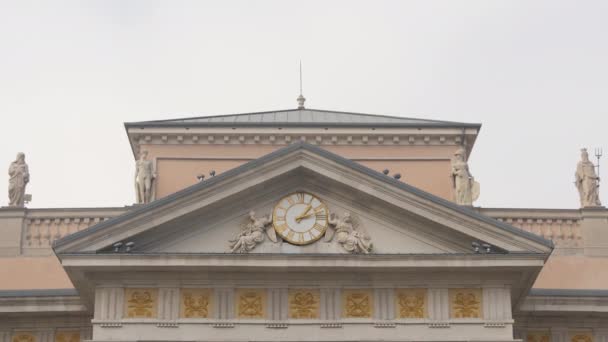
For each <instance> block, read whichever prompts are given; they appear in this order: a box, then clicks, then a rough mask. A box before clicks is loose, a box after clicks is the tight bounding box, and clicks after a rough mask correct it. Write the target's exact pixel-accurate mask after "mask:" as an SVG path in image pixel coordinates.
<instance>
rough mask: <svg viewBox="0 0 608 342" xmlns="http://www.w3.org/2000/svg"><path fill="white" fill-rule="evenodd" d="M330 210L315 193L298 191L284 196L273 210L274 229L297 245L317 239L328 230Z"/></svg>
mask: <svg viewBox="0 0 608 342" xmlns="http://www.w3.org/2000/svg"><path fill="white" fill-rule="evenodd" d="M328 215H329V211H328V210H327V206H326V205H325V203H323V202H321V200H320V199H319V198H317V197H316V196H315V195H312V194H309V193H307V192H296V193H293V194H290V195H287V196H285V197H283V198H282V199H281V200H280V201H279V203H277V204H276V205H275V207H274V210H273V212H272V224H273V225H274V230H275V231H276V232H277V234H279V235H280V236H281V237H282V238H283V239H284V240H286V241H288V242H290V243H293V244H295V245H306V244H309V243H312V242H315V241H317V240H318V239H320V238H321V236H323V234H324V233H325V231H326V230H327V216H328Z"/></svg>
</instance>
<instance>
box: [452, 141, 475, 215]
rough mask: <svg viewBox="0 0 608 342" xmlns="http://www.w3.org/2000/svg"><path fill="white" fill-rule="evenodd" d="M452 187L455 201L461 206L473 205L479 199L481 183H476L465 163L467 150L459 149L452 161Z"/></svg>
mask: <svg viewBox="0 0 608 342" xmlns="http://www.w3.org/2000/svg"><path fill="white" fill-rule="evenodd" d="M451 176H452V186H453V187H454V201H455V202H456V203H457V204H460V205H473V202H474V201H475V200H477V198H479V183H478V182H476V181H475V179H474V178H473V176H472V175H471V172H470V171H469V165H468V164H467V162H466V161H465V150H464V149H463V148H459V149H458V150H457V151H456V152H455V153H454V158H453V159H452V175H451Z"/></svg>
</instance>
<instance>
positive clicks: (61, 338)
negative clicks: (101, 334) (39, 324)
mask: <svg viewBox="0 0 608 342" xmlns="http://www.w3.org/2000/svg"><path fill="white" fill-rule="evenodd" d="M55 342H80V331H58V332H56V333H55Z"/></svg>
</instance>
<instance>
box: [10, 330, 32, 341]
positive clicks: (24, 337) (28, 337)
mask: <svg viewBox="0 0 608 342" xmlns="http://www.w3.org/2000/svg"><path fill="white" fill-rule="evenodd" d="M12 341H13V342H36V335H35V334H33V333H29V332H19V333H16V334H15V335H13V338H12Z"/></svg>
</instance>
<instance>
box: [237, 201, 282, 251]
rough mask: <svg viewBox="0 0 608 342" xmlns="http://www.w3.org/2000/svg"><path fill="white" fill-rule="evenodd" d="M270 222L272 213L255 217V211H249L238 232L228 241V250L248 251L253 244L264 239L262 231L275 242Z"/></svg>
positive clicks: (274, 233) (274, 234)
mask: <svg viewBox="0 0 608 342" xmlns="http://www.w3.org/2000/svg"><path fill="white" fill-rule="evenodd" d="M271 223H272V215H268V216H264V217H262V218H257V217H255V211H253V210H252V211H250V212H249V215H248V216H247V218H246V219H245V221H244V222H243V223H242V224H241V231H240V232H239V234H238V235H237V236H236V237H235V238H234V239H232V240H230V241H229V242H230V251H231V252H232V253H248V252H250V251H251V250H253V249H254V248H255V246H257V245H258V244H259V243H261V242H263V241H264V231H265V232H266V235H268V237H269V239H270V240H271V241H273V242H277V237H276V232H275V231H274V227H273V226H272V225H271ZM273 238H274V239H273Z"/></svg>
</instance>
